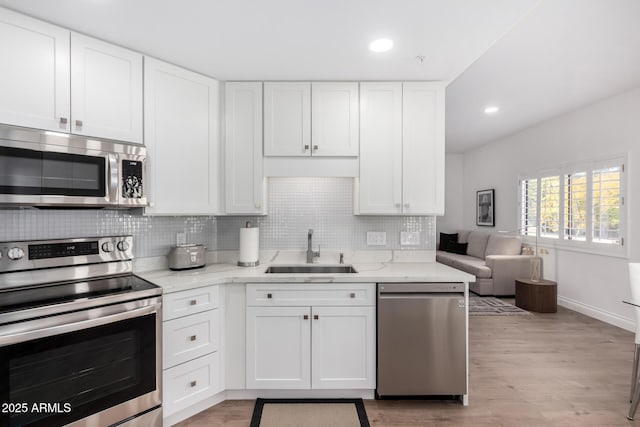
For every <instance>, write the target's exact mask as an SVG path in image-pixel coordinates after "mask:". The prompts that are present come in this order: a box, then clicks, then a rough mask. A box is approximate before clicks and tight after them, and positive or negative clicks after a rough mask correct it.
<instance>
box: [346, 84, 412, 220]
mask: <svg viewBox="0 0 640 427" xmlns="http://www.w3.org/2000/svg"><path fill="white" fill-rule="evenodd" d="M360 139H361V142H360V180H359V182H360V189H359V205H360V208H359V211H360V213H362V214H399V213H402V83H361V84H360ZM356 194H358V192H356ZM356 197H358V196H356Z"/></svg>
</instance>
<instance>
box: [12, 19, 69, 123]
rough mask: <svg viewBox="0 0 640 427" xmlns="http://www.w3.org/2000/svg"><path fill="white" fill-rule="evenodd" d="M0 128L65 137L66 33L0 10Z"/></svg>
mask: <svg viewBox="0 0 640 427" xmlns="http://www.w3.org/2000/svg"><path fill="white" fill-rule="evenodd" d="M0 58H2V65H1V66H0V123H6V124H11V125H17V126H25V127H31V128H37V129H46V130H52V131H58V132H68V131H69V120H70V111H69V108H70V107H69V106H70V100H69V99H70V89H69V87H70V83H69V31H68V30H65V29H64V28H60V27H56V26H54V25H50V24H47V23H45V22H41V21H38V20H35V19H32V18H29V17H27V16H24V15H20V14H17V13H14V12H11V11H9V10H6V9H0Z"/></svg>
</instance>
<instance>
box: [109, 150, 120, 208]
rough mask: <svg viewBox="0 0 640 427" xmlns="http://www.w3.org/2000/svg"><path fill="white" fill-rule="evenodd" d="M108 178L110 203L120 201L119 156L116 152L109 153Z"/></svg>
mask: <svg viewBox="0 0 640 427" xmlns="http://www.w3.org/2000/svg"><path fill="white" fill-rule="evenodd" d="M107 157H108V162H107V164H108V166H107V180H108V186H107V187H108V191H109V194H108V199H109V200H107V201H108V202H109V203H117V202H118V181H119V178H118V158H117V155H116V154H108V155H107Z"/></svg>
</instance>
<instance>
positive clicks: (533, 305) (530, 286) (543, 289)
mask: <svg viewBox="0 0 640 427" xmlns="http://www.w3.org/2000/svg"><path fill="white" fill-rule="evenodd" d="M516 306H517V307H520V308H522V309H524V310H529V311H535V312H538V313H555V312H556V311H558V284H557V283H556V282H553V281H551V280H544V279H540V281H538V282H534V281H532V280H531V279H516Z"/></svg>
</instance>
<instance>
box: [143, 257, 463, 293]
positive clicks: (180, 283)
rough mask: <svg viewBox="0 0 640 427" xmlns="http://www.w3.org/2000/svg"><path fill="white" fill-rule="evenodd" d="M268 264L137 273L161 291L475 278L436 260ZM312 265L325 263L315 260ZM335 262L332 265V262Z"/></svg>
mask: <svg viewBox="0 0 640 427" xmlns="http://www.w3.org/2000/svg"><path fill="white" fill-rule="evenodd" d="M283 264H284V263H281V262H273V263H267V264H264V265H259V266H257V267H238V266H237V265H234V264H231V263H215V264H209V265H207V266H205V267H203V268H197V269H192V270H182V271H172V270H169V269H159V270H151V271H142V272H136V274H137V275H138V276H140V277H142V278H143V279H146V280H148V281H150V282H152V283H155V284H156V285H158V286H161V287H162V288H163V290H164V293H172V292H178V291H183V290H187V289H193V288H198V287H202V286H210V285H216V284H222V283H240V284H244V283H319V282H332V283H380V282H387V283H389V282H431V281H433V282H442V281H446V282H451V281H460V282H470V281H473V280H475V277H474V276H472V275H470V274H467V273H464V272H462V271H460V270H456V269H454V268H451V267H448V266H446V265H443V264H439V263H436V262H363V263H352V264H351V265H353V266H354V268H355V269H356V271H357V273H329V274H327V273H321V274H318V273H315V274H309V273H284V274H280V273H278V274H272V273H269V274H266V273H265V270H266V269H267V268H268V267H269V265H283ZM314 265H325V264H324V263H318V264H314ZM331 265H335V264H331Z"/></svg>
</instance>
